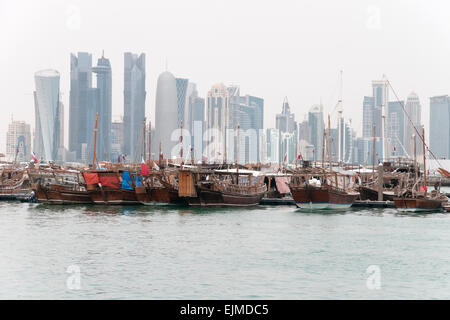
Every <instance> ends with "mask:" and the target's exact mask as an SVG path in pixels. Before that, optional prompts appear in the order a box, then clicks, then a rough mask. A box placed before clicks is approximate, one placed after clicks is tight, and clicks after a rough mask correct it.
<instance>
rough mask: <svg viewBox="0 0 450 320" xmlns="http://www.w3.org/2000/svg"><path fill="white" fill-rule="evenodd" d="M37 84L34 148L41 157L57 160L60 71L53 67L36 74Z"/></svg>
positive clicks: (35, 93)
mask: <svg viewBox="0 0 450 320" xmlns="http://www.w3.org/2000/svg"><path fill="white" fill-rule="evenodd" d="M34 81H35V85H36V91H35V92H34V95H35V99H34V100H35V118H36V128H35V130H36V134H35V135H36V140H35V141H38V143H35V145H34V149H35V153H36V154H37V155H38V157H39V158H41V157H43V158H44V159H45V160H52V161H53V160H56V157H57V154H58V147H59V136H60V133H59V130H60V115H59V72H58V71H56V70H52V69H47V70H42V71H38V72H36V73H35V75H34Z"/></svg>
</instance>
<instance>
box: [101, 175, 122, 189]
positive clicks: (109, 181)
mask: <svg viewBox="0 0 450 320" xmlns="http://www.w3.org/2000/svg"><path fill="white" fill-rule="evenodd" d="M100 183H101V185H102V186H103V187H110V188H115V189H119V188H120V182H119V178H118V177H115V176H103V177H102V176H100Z"/></svg>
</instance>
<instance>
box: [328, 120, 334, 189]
mask: <svg viewBox="0 0 450 320" xmlns="http://www.w3.org/2000/svg"><path fill="white" fill-rule="evenodd" d="M328 161H329V163H330V174H332V173H333V160H332V159H331V128H330V115H328ZM330 182H331V177H330Z"/></svg>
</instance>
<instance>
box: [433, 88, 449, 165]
mask: <svg viewBox="0 0 450 320" xmlns="http://www.w3.org/2000/svg"><path fill="white" fill-rule="evenodd" d="M429 141H430V144H429V146H430V149H431V151H432V152H433V153H434V155H435V156H436V157H437V158H444V159H450V97H449V96H448V95H444V96H435V97H431V98H430V133H429Z"/></svg>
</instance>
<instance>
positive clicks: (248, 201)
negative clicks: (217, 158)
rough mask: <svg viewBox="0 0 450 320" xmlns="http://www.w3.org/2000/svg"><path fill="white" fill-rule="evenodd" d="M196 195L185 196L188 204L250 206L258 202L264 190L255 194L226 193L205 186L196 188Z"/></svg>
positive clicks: (200, 205)
mask: <svg viewBox="0 0 450 320" xmlns="http://www.w3.org/2000/svg"><path fill="white" fill-rule="evenodd" d="M197 194H198V196H197V197H194V198H187V201H188V204H189V205H190V206H196V207H250V206H256V205H258V204H259V202H260V201H261V199H262V198H263V197H264V194H265V193H264V192H261V193H255V194H237V193H227V192H221V191H216V190H209V189H206V188H199V189H198V190H197Z"/></svg>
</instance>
